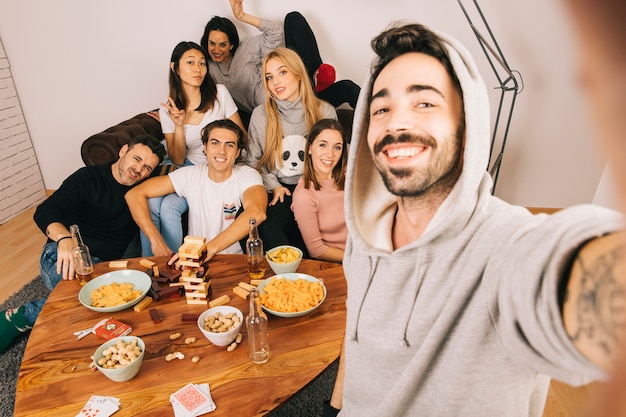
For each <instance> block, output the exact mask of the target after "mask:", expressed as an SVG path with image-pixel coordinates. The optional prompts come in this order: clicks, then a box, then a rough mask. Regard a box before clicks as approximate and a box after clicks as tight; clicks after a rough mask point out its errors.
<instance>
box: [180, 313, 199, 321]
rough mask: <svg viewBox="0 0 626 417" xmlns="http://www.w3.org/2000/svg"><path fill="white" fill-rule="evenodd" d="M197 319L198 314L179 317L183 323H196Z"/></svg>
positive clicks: (185, 314)
mask: <svg viewBox="0 0 626 417" xmlns="http://www.w3.org/2000/svg"><path fill="white" fill-rule="evenodd" d="M198 317H200V314H191V313H183V314H182V315H181V316H180V321H182V322H185V323H195V322H197V321H198Z"/></svg>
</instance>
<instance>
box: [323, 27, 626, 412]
mask: <svg viewBox="0 0 626 417" xmlns="http://www.w3.org/2000/svg"><path fill="white" fill-rule="evenodd" d="M372 47H373V48H374V51H375V52H376V54H377V55H378V57H377V58H376V60H375V62H374V64H373V66H372V74H371V77H370V81H369V82H368V84H367V86H366V87H365V88H364V90H363V92H364V94H363V95H362V96H361V98H360V101H359V104H358V106H357V109H356V114H355V124H354V126H355V130H354V134H353V138H352V145H351V149H350V158H349V162H348V175H347V180H346V222H347V225H348V230H349V237H348V242H347V247H346V252H345V257H344V262H343V265H344V269H345V273H346V277H347V280H348V299H347V323H346V337H345V341H344V352H343V354H342V356H341V362H340V367H339V373H338V378H337V383H336V386H335V392H334V394H333V399H332V402H331V405H333V406H334V407H335V408H339V409H341V411H340V412H339V415H340V416H349V417H352V416H355V417H356V416H358V417H366V416H377V417H379V416H386V417H389V416H418V415H419V416H455V417H458V416H468V417H470V416H471V417H475V416H481V417H485V416H493V417H501V416H541V415H542V412H543V406H544V403H545V397H546V393H547V390H548V387H549V381H550V378H556V379H559V380H561V381H564V382H566V383H569V384H572V385H576V384H581V383H585V382H587V381H589V380H591V379H602V378H604V377H605V376H606V370H607V369H609V368H610V363H611V361H612V360H613V359H614V356H615V355H616V353H617V351H618V349H617V346H618V344H619V341H620V338H623V337H624V335H623V334H621V333H620V332H619V330H618V329H619V328H621V325H620V320H623V318H624V317H623V311H624V309H623V306H624V303H625V302H626V283H625V282H624V281H625V275H626V274H623V273H622V272H623V268H624V258H623V256H622V243H623V239H624V236H623V234H622V233H621V230H622V227H623V223H622V216H621V215H620V214H618V213H616V212H613V211H610V210H607V209H603V208H600V207H594V206H590V205H586V206H577V207H572V208H568V209H565V210H562V211H560V212H558V213H556V214H554V215H551V216H547V215H536V216H533V215H531V214H530V213H529V212H528V211H527V210H526V209H525V208H523V207H516V206H512V205H510V204H507V203H506V202H503V201H502V200H500V199H498V198H497V197H494V196H493V195H492V194H491V186H492V181H491V177H490V176H489V174H488V172H487V171H486V167H487V164H488V158H489V143H490V129H489V114H490V113H489V107H488V99H487V91H486V88H485V85H484V84H483V82H482V80H481V78H480V75H479V74H478V70H477V68H476V66H475V64H474V62H473V60H472V58H471V56H470V54H469V53H468V52H467V50H466V49H465V48H464V47H463V46H462V45H460V44H459V43H458V42H456V41H455V40H453V39H451V38H449V37H447V36H445V35H441V34H436V33H433V32H432V31H430V30H428V29H427V28H425V27H423V26H421V25H417V24H409V25H404V26H395V27H391V28H389V29H388V30H386V31H385V32H383V33H382V34H380V35H379V36H378V37H376V38H375V39H374V40H373V41H372ZM620 313H621V314H622V315H621V316H620V315H619V314H620Z"/></svg>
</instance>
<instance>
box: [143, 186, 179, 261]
mask: <svg viewBox="0 0 626 417" xmlns="http://www.w3.org/2000/svg"><path fill="white" fill-rule="evenodd" d="M148 207H149V208H150V217H151V218H152V223H154V225H155V226H156V228H157V230H158V231H159V233H161V236H163V240H165V243H166V244H167V246H169V247H170V249H171V250H173V251H174V252H177V251H178V248H179V247H180V245H182V243H183V213H184V212H186V211H187V210H188V209H189V205H188V204H187V200H186V199H185V197H180V196H179V195H178V194H176V193H172V194H168V195H166V196H163V197H154V198H149V199H148ZM140 238H141V254H142V256H152V255H153V253H152V247H151V246H150V240H149V239H148V237H147V236H146V235H145V234H144V233H143V232H140Z"/></svg>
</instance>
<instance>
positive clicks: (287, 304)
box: [257, 272, 326, 317]
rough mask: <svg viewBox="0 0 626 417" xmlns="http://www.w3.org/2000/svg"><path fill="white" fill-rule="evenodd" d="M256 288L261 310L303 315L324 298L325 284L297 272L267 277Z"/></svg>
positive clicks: (313, 308)
mask: <svg viewBox="0 0 626 417" xmlns="http://www.w3.org/2000/svg"><path fill="white" fill-rule="evenodd" d="M257 289H258V290H259V294H260V298H261V307H262V308H263V310H265V311H266V312H267V313H270V314H273V315H275V316H278V317H300V316H304V315H305V314H309V313H311V312H313V311H315V310H316V309H317V308H318V307H319V306H320V305H322V303H323V302H324V300H325V299H326V286H325V285H324V283H323V282H322V281H321V280H319V279H317V278H315V277H314V276H312V275H307V274H300V273H297V272H292V273H286V274H278V275H275V276H273V277H269V278H267V279H265V280H264V281H263V282H261V283H260V284H259V285H258V286H257Z"/></svg>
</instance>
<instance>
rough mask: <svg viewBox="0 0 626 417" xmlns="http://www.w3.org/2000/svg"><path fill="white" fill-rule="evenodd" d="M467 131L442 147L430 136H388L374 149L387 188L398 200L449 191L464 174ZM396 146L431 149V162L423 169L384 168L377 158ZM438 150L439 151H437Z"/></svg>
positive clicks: (459, 133) (446, 141) (458, 133)
mask: <svg viewBox="0 0 626 417" xmlns="http://www.w3.org/2000/svg"><path fill="white" fill-rule="evenodd" d="M463 131H464V128H460V129H459V131H457V134H456V135H455V136H456V137H454V138H450V139H449V140H444V141H443V142H441V143H443V144H444V145H443V146H439V143H437V141H436V140H435V139H434V138H433V137H432V136H428V135H415V134H412V133H401V134H400V135H398V136H393V135H387V136H385V137H384V138H383V139H382V140H381V141H380V142H379V143H377V144H376V145H375V146H374V150H373V160H374V164H375V165H376V168H377V169H378V172H379V173H380V175H381V178H382V180H383V182H384V184H385V187H387V189H388V190H389V192H390V193H392V194H394V195H396V196H398V197H420V196H423V195H426V194H427V193H428V192H429V191H437V192H449V191H450V190H451V189H452V187H453V186H454V183H455V182H456V180H457V178H458V176H459V175H460V172H461V155H460V153H461V143H462V139H463ZM394 143H412V144H417V145H423V146H427V147H429V148H430V149H431V157H432V158H433V159H431V161H430V163H429V165H428V166H426V167H423V168H415V167H406V168H389V167H386V166H381V164H380V163H379V161H378V159H377V156H378V155H379V154H380V152H381V151H382V149H383V148H384V147H385V146H387V145H390V144H394ZM437 151H439V152H437Z"/></svg>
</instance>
